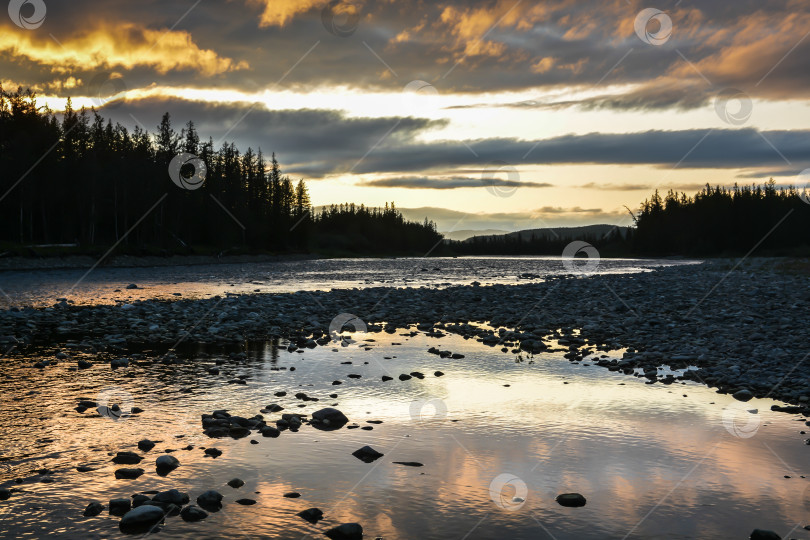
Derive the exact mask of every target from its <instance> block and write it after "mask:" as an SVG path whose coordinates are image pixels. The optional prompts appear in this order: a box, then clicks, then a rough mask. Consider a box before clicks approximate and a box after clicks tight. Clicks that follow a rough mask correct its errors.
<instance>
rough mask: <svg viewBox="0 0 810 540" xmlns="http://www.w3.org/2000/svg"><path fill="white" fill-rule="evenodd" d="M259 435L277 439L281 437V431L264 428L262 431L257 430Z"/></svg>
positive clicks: (269, 427)
mask: <svg viewBox="0 0 810 540" xmlns="http://www.w3.org/2000/svg"><path fill="white" fill-rule="evenodd" d="M259 433H261V434H262V437H273V438H275V437H278V436H279V435H281V431H279V430H278V429H276V428H274V427H273V426H264V427H263V428H262V429H260V430H259Z"/></svg>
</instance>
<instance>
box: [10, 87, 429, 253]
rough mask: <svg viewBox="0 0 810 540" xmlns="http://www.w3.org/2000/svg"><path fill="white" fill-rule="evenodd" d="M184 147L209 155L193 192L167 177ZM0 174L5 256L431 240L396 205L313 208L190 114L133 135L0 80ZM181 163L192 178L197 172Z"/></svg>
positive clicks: (274, 168)
mask: <svg viewBox="0 0 810 540" xmlns="http://www.w3.org/2000/svg"><path fill="white" fill-rule="evenodd" d="M180 153H186V154H193V155H194V156H198V157H199V159H200V160H202V161H203V162H204V163H205V169H206V172H205V183H204V185H203V186H202V187H201V188H200V189H183V188H181V187H178V186H177V185H175V184H174V183H173V182H172V180H171V178H170V175H169V164H170V163H171V162H172V160H173V159H174V158H175V156H177V155H178V154H180ZM0 171H2V176H1V177H0V242H1V243H3V245H4V250H5V251H6V252H10V253H17V252H21V253H29V254H32V253H36V252H34V251H30V250H28V251H25V250H20V249H19V247H20V246H31V245H34V246H37V245H43V244H60V245H61V244H69V245H78V246H80V248H81V249H82V250H83V251H87V250H88V249H90V250H91V249H92V248H101V247H109V246H117V248H118V250H119V251H125V252H129V253H134V254H146V253H155V252H157V253H163V254H170V253H195V252H200V250H202V252H209V251H211V250H214V251H225V250H234V251H236V250H240V249H242V250H248V251H250V250H253V251H269V252H304V251H307V250H309V249H313V248H319V247H337V248H339V249H343V248H345V249H350V248H351V250H352V251H363V250H366V251H369V252H380V253H391V252H394V251H398V250H414V251H415V252H423V251H427V250H428V249H430V248H431V246H432V245H433V243H434V241H435V238H436V236H437V233H436V231H435V226H433V225H432V224H430V223H425V224H418V223H411V222H406V221H405V220H404V219H403V218H402V216H401V215H400V214H399V213H398V212H397V211H396V210H395V209H394V207H393V205H392V206H391V207H390V208H387V209H385V210H371V209H366V208H362V207H361V208H360V209H357V208H355V207H354V206H341V207H336V208H333V209H330V210H329V211H326V212H322V213H321V214H319V215H315V213H314V211H313V209H312V208H311V203H310V197H309V192H308V188H307V186H306V184H305V183H304V181H303V180H298V181H297V182H294V181H293V180H292V179H291V178H290V177H289V176H287V175H285V174H283V172H282V171H281V167H280V165H279V163H278V161H277V160H276V157H275V155H272V157H271V159H270V161H269V163H268V162H267V160H266V159H265V157H264V155H263V154H262V151H261V149H258V150H255V151H254V150H253V148H248V149H247V150H246V151H244V152H241V151H240V150H239V149H238V148H236V146H235V145H234V144H233V143H229V142H222V143H221V144H220V145H219V146H218V147H217V146H216V145H215V143H214V141H213V139H211V138H209V139H208V141H202V140H201V139H200V136H199V134H198V133H197V130H196V128H195V126H194V122H193V121H189V122H188V123H187V124H185V126H184V127H183V128H182V129H181V130H180V131H179V132H178V131H176V130H175V129H174V127H173V126H172V122H171V117H170V115H169V113H166V114H164V115H163V118H162V119H161V122H160V125H159V126H157V131H156V132H155V133H154V134H150V133H149V132H148V131H147V130H146V129H144V128H143V127H141V126H136V127H135V128H134V130H132V131H130V130H128V129H127V128H126V127H125V126H123V125H121V124H120V123H116V124H114V125H113V123H112V122H111V121H110V120H105V119H104V118H103V117H102V116H101V115H100V114H99V113H98V112H97V111H96V110H95V109H93V108H91V109H86V108H82V109H81V110H79V111H76V110H74V109H73V107H72V104H71V101H70V100H69V99H68V101H67V106H66V109H65V111H64V113H62V114H60V115H58V116H57V115H56V114H55V113H54V112H53V111H51V110H49V109H48V108H47V107H41V106H38V105H37V102H36V95H35V94H34V93H33V92H31V91H30V90H28V91H23V90H22V88H19V89H18V90H17V91H16V92H13V93H9V92H6V91H4V90H3V89H2V87H1V86H0ZM181 171H182V175H183V178H184V179H187V178H189V177H190V175H192V174H193V173H194V172H195V168H194V166H193V165H187V166H185V167H184V168H183V169H181ZM364 229H365V230H364ZM344 234H345V235H346V237H343V236H342V235H344ZM349 238H351V240H350V239H349Z"/></svg>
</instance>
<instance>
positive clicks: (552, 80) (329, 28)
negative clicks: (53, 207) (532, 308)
mask: <svg viewBox="0 0 810 540" xmlns="http://www.w3.org/2000/svg"><path fill="white" fill-rule="evenodd" d="M1 20H2V22H0V65H1V66H2V71H0V81H1V82H2V85H3V88H4V89H6V90H14V89H16V88H17V86H19V85H21V86H23V87H30V88H32V89H34V90H36V91H37V93H38V94H39V95H40V96H41V98H40V101H41V102H42V103H47V104H48V105H49V106H50V107H51V108H52V109H54V110H60V109H62V108H63V107H64V103H65V99H66V98H67V97H68V96H71V97H72V99H73V104H74V107H76V108H78V107H80V106H82V105H85V106H88V107H89V106H93V105H95V106H96V107H98V108H100V109H101V110H102V114H103V115H104V116H107V117H111V118H112V119H113V121H118V122H120V123H122V124H124V125H126V126H128V127H130V128H132V127H134V126H135V125H137V124H141V125H142V126H143V127H145V128H146V129H148V130H149V131H150V132H154V131H155V127H156V126H157V124H158V122H159V120H160V116H161V114H162V113H163V112H165V111H168V112H170V113H171V115H172V119H173V122H174V125H175V128H176V129H178V130H179V129H180V128H181V127H182V125H183V124H185V122H187V121H188V120H190V119H191V120H194V122H195V123H196V125H197V128H198V130H199V132H200V134H201V135H202V136H203V137H204V138H206V139H207V138H208V137H209V136H210V137H213V139H214V141H215V143H216V146H219V145H221V143H222V140H223V139H225V140H233V141H235V142H236V144H237V145H238V146H239V147H240V149H242V150H245V149H247V147H248V146H252V147H253V148H254V149H256V148H257V147H261V149H262V151H263V152H264V153H265V154H267V155H269V154H270V152H276V154H277V156H278V159H279V161H280V162H281V165H282V167H283V169H284V170H285V171H286V172H287V173H289V174H291V175H292V176H294V177H296V178H298V177H302V178H304V179H305V180H307V181H308V183H309V186H310V191H311V196H312V199H313V203H314V204H316V205H321V204H329V203H339V202H346V201H353V202H356V203H365V204H367V205H382V204H383V203H384V202H385V201H396V203H397V205H398V206H400V207H403V208H419V209H420V210H419V211H417V212H415V213H414V212H411V213H409V215H414V217H416V215H422V216H428V217H430V218H432V219H436V220H437V221H438V224H439V229H440V230H442V231H448V230H451V229H485V228H494V229H504V230H514V229H521V228H536V227H543V226H561V225H580V224H592V223H618V224H625V225H627V224H629V217H628V215H627V211H626V210H625V208H624V206H625V205H626V206H628V207H630V208H631V209H635V208H637V207H638V205H639V203H640V202H641V201H643V200H644V199H645V198H647V197H649V195H650V194H651V193H652V191H653V190H655V189H656V188H658V189H660V190H662V191H667V190H668V189H677V190H686V191H688V192H694V191H696V190H697V189H699V188H700V186H701V185H703V184H705V183H706V182H710V183H712V184H723V185H731V184H733V183H735V182H739V183H743V184H744V183H751V182H762V181H765V180H767V179H768V178H769V177H774V179H775V180H776V181H777V183H778V184H780V185H786V186H787V185H791V184H793V183H794V182H795V181H796V177H797V175H798V174H799V173H800V172H801V171H803V170H804V169H806V168H808V167H810V109H808V104H810V90H808V89H810V37H809V35H810V4H809V3H808V2H806V0H795V1H793V0H784V1H779V0H774V1H769V2H762V1H761V0H740V1H737V2H715V1H701V2H696V1H694V0H679V1H659V2H655V3H647V2H646V0H645V2H638V1H635V0H615V1H610V0H608V1H570V0H555V1H549V2H537V1H530V0H491V1H460V0H454V1H418V0H417V1H413V0H398V1H393V0H387V1H379V0H378V1H375V2H372V1H359V0H358V1H354V0H352V1H345V2H339V1H336V2H325V1H321V0H298V1H294V0H229V1H213V0H207V1H196V0H187V1H186V0H183V1H170V2H167V1H165V0H164V1H157V0H140V1H139V2H106V3H99V2H89V1H86V0H74V1H71V2H66V1H56V0H50V1H49V0H27V1H25V0H12V1H11V2H10V3H9V9H8V16H4V17H2V18H1ZM113 94H115V95H113ZM111 98H113V99H112V100H111ZM422 209H423V210H422Z"/></svg>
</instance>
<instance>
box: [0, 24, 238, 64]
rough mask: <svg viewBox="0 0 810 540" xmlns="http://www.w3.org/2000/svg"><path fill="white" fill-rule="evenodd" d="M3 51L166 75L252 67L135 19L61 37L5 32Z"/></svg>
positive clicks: (0, 39)
mask: <svg viewBox="0 0 810 540" xmlns="http://www.w3.org/2000/svg"><path fill="white" fill-rule="evenodd" d="M37 38H39V39H37ZM0 52H8V53H10V54H11V56H12V57H15V58H18V59H23V60H25V61H29V62H36V63H40V64H43V65H45V66H48V67H49V68H50V69H51V71H53V72H56V73H69V72H71V71H74V70H76V69H83V70H86V69H98V68H115V67H119V68H123V69H132V68H134V67H140V66H147V67H151V68H153V69H155V71H157V72H158V73H161V74H163V73H167V72H169V71H172V70H182V69H191V70H194V71H198V72H200V73H201V74H203V75H209V76H210V75H217V74H220V73H224V72H227V71H233V70H237V69H245V68H247V67H248V65H247V63H246V62H236V61H234V60H231V59H230V58H223V57H221V56H219V55H218V54H217V53H216V52H215V51H212V50H210V49H201V48H200V47H199V46H197V44H195V43H194V41H193V40H192V38H191V34H189V33H188V32H183V31H176V30H151V29H148V28H142V27H139V26H136V25H134V24H129V23H121V24H117V25H107V26H104V27H97V28H95V29H93V30H90V31H88V32H85V33H82V34H79V35H74V36H70V37H67V38H63V39H62V40H61V42H57V41H56V40H50V39H45V40H43V39H41V35H40V34H36V33H33V32H26V31H24V30H23V31H4V32H1V33H0Z"/></svg>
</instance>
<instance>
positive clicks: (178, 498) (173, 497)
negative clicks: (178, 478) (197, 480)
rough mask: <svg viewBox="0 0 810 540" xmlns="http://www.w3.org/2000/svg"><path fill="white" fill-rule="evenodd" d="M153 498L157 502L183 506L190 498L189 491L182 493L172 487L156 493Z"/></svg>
mask: <svg viewBox="0 0 810 540" xmlns="http://www.w3.org/2000/svg"><path fill="white" fill-rule="evenodd" d="M152 500H153V501H154V502H157V503H163V504H174V505H177V506H183V505H184V504H187V503H188V500H189V498H188V493H180V492H179V491H177V490H176V489H170V490H169V491H161V492H160V493H158V494H156V495H155V496H154V497H152Z"/></svg>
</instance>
